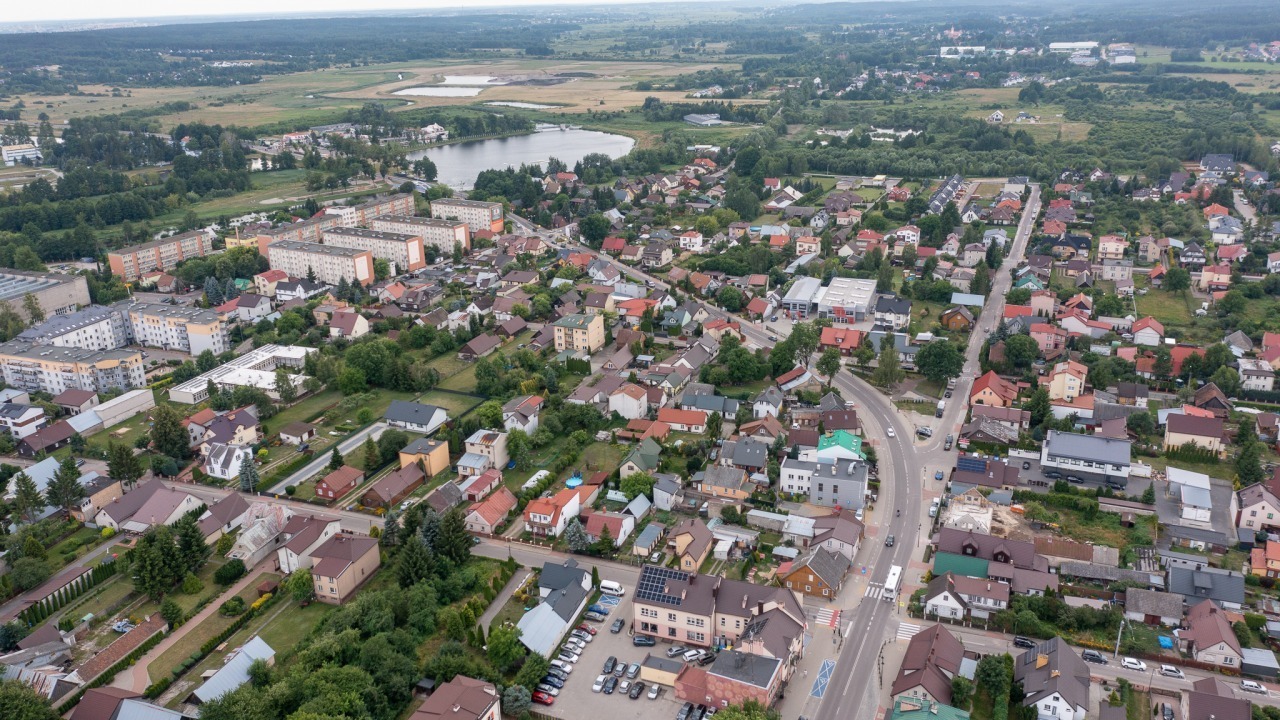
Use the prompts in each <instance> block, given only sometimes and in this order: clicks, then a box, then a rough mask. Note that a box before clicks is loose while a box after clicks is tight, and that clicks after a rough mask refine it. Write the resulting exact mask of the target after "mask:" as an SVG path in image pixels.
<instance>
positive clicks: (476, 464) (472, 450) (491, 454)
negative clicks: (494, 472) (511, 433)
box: [458, 429, 511, 477]
mask: <svg viewBox="0 0 1280 720" xmlns="http://www.w3.org/2000/svg"><path fill="white" fill-rule="evenodd" d="M465 451H466V452H464V453H463V455H462V457H461V458H460V459H459V460H458V474H459V475H461V476H463V477H469V476H471V475H479V474H481V473H483V472H484V471H486V470H488V469H489V468H502V467H505V466H506V464H507V461H508V460H510V459H511V458H510V456H509V455H508V454H507V433H505V432H498V431H496V430H484V429H481V430H477V431H475V432H474V433H472V434H471V437H469V438H467V441H466V444H465Z"/></svg>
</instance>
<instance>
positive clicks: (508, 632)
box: [487, 627, 525, 690]
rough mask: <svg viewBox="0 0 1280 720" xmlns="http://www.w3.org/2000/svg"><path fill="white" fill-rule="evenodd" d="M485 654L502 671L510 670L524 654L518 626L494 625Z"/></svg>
mask: <svg viewBox="0 0 1280 720" xmlns="http://www.w3.org/2000/svg"><path fill="white" fill-rule="evenodd" d="M487 654H488V655H489V662H491V663H493V666H494V667H495V668H497V669H499V670H501V671H502V672H504V673H505V672H508V671H510V670H511V668H513V667H515V666H516V664H517V663H519V662H520V659H521V658H523V657H524V656H525V649H524V645H522V644H521V643H520V628H515V627H496V628H494V629H493V630H492V631H490V632H489V648H488V650H487ZM516 687H519V686H516ZM521 689H522V690H523V688H521Z"/></svg>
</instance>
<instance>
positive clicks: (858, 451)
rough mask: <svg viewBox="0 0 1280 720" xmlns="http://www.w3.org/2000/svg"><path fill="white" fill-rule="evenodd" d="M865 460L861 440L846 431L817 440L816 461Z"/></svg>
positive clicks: (829, 434)
mask: <svg viewBox="0 0 1280 720" xmlns="http://www.w3.org/2000/svg"><path fill="white" fill-rule="evenodd" d="M855 458H856V459H858V460H866V459H867V454H866V453H864V452H863V451H862V438H860V437H858V436H857V435H854V434H853V433H851V432H849V431H848V430H836V431H835V432H829V433H827V434H826V435H823V436H822V437H820V438H818V461H819V462H830V461H832V460H853V459H855Z"/></svg>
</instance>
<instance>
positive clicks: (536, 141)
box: [409, 129, 636, 190]
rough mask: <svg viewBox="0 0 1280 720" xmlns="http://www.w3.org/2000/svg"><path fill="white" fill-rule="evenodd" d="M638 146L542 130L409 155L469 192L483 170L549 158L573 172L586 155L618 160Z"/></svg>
mask: <svg viewBox="0 0 1280 720" xmlns="http://www.w3.org/2000/svg"><path fill="white" fill-rule="evenodd" d="M635 144H636V141H635V140H632V139H631V138H629V137H626V136H625V135H614V134H613V133H604V132H598V131H595V130H581V129H566V130H560V129H555V130H542V131H539V132H535V133H532V134H529V135H516V136H514V137H508V138H494V139H490V140H475V141H472V142H464V143H455V144H453V145H442V146H440V147H434V148H428V149H426V150H419V151H417V152H413V153H409V160H410V161H413V160H417V159H418V158H420V157H427V158H429V159H430V160H431V162H433V163H435V164H436V171H437V173H438V177H437V180H438V181H439V182H442V183H444V184H446V185H448V186H449V187H451V188H455V189H459V190H466V189H468V188H470V187H471V186H472V185H473V184H474V183H475V181H476V176H477V175H479V174H480V171H481V170H501V169H504V168H507V167H512V168H518V167H520V166H521V165H531V164H534V163H537V164H539V165H541V164H543V163H545V162H546V161H547V159H548V158H552V157H554V158H558V159H560V160H563V161H564V163H565V164H566V165H568V166H569V168H570V169H572V168H573V166H574V165H575V164H576V163H577V162H578V161H579V160H581V159H582V158H583V157H584V156H586V155H589V154H591V153H604V154H605V155H608V156H609V157H611V158H618V157H622V156H623V155H626V154H627V153H629V152H631V148H632V147H634V146H635Z"/></svg>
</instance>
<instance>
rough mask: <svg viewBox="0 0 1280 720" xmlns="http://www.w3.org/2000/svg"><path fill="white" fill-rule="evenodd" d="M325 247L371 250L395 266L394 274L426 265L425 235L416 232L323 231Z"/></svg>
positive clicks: (376, 256) (359, 229)
mask: <svg viewBox="0 0 1280 720" xmlns="http://www.w3.org/2000/svg"><path fill="white" fill-rule="evenodd" d="M324 244H325V245H333V246H336V247H344V248H351V249H354V250H368V251H369V252H371V253H373V256H374V257H375V258H378V259H380V260H386V261H387V262H389V263H391V265H392V271H391V274H392V275H399V274H401V273H407V272H412V271H414V270H420V269H422V268H424V267H426V266H427V260H426V257H425V256H424V254H423V247H422V236H421V235H418V234H416V233H409V234H406V233H400V232H388V231H383V230H366V229H365V228H346V227H343V228H334V229H332V230H326V231H325V232H324Z"/></svg>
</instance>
